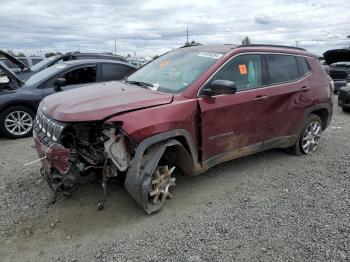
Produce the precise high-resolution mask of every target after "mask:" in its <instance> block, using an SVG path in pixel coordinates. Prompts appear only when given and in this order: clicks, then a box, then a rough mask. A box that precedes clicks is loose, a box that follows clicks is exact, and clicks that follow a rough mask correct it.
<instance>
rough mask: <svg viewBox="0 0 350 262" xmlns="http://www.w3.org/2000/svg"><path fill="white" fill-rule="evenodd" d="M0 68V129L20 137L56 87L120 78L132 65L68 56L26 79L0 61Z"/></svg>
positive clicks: (14, 136) (28, 132)
mask: <svg viewBox="0 0 350 262" xmlns="http://www.w3.org/2000/svg"><path fill="white" fill-rule="evenodd" d="M0 70H1V71H2V72H3V73H4V74H5V77H3V79H5V80H2V81H0V133H1V134H2V135H5V136H7V137H10V138H21V137H25V136H28V135H30V134H31V131H32V127H33V119H34V116H35V112H36V110H37V108H38V105H39V103H40V101H41V100H42V99H43V98H44V97H46V96H48V95H50V94H53V93H54V92H55V91H58V90H68V89H72V88H76V87H81V86H83V85H84V86H85V85H87V84H91V83H96V82H106V81H114V80H121V79H123V78H124V77H125V76H127V75H129V74H131V73H132V72H134V71H135V70H136V67H135V66H133V65H131V64H128V63H125V62H121V61H112V60H102V59H91V60H74V61H73V60H72V61H67V62H62V63H58V64H55V65H53V66H51V67H48V68H46V69H44V70H42V71H40V72H38V73H36V74H34V75H33V76H31V77H30V78H29V79H27V80H26V81H23V80H21V79H20V78H19V77H18V75H16V74H15V73H14V72H12V71H11V70H10V69H9V68H8V67H7V66H5V65H4V64H2V63H0ZM6 80H7V81H6ZM82 92H83V91H82Z"/></svg>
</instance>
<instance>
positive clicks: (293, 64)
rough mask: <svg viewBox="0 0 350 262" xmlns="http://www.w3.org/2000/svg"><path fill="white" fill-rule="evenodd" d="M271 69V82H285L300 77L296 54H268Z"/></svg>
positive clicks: (269, 69)
mask: <svg viewBox="0 0 350 262" xmlns="http://www.w3.org/2000/svg"><path fill="white" fill-rule="evenodd" d="M266 61H267V67H268V71H269V79H270V81H269V83H270V84H276V83H283V82H289V81H293V80H295V79H298V78H299V69H298V65H297V60H296V57H295V56H292V55H274V54H273V55H266Z"/></svg>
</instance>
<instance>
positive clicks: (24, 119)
mask: <svg viewBox="0 0 350 262" xmlns="http://www.w3.org/2000/svg"><path fill="white" fill-rule="evenodd" d="M32 127H33V118H32V116H31V115H30V114H29V113H27V112H25V111H13V112H11V113H10V114H8V115H7V116H6V118H5V128H6V130H7V131H8V132H9V133H10V134H12V135H16V136H22V135H25V134H27V133H28V132H30V130H31V129H32Z"/></svg>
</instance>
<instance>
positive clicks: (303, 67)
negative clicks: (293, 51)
mask: <svg viewBox="0 0 350 262" xmlns="http://www.w3.org/2000/svg"><path fill="white" fill-rule="evenodd" d="M297 62H298V66H299V72H300V76H304V75H306V74H307V73H309V72H310V67H309V64H308V63H307V61H306V58H304V57H300V56H298V57H297Z"/></svg>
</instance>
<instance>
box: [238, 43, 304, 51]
mask: <svg viewBox="0 0 350 262" xmlns="http://www.w3.org/2000/svg"><path fill="white" fill-rule="evenodd" d="M238 47H280V48H288V49H296V50H301V51H306V49H305V48H301V47H295V46H288V45H269V44H250V45H239V46H237V48H238Z"/></svg>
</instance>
